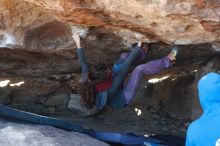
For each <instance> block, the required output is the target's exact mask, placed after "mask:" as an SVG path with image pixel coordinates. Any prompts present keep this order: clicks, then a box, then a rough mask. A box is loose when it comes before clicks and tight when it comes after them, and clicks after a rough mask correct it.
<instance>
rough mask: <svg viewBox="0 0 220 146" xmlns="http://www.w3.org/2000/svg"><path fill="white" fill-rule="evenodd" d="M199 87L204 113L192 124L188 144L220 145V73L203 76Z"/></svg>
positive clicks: (189, 129)
mask: <svg viewBox="0 0 220 146" xmlns="http://www.w3.org/2000/svg"><path fill="white" fill-rule="evenodd" d="M198 89H199V100H200V103H201V106H202V108H203V114H202V115H201V117H200V118H199V119H197V120H196V121H194V122H193V123H191V124H190V126H189V128H188V131H187V138H186V146H220V74H218V73H214V72H212V73H208V74H206V75H205V76H203V77H202V78H201V79H200V80H199V83H198Z"/></svg>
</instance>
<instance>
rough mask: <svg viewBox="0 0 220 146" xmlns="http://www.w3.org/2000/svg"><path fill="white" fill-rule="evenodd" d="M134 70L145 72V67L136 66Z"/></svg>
mask: <svg viewBox="0 0 220 146" xmlns="http://www.w3.org/2000/svg"><path fill="white" fill-rule="evenodd" d="M134 70H136V71H142V70H143V65H138V66H136V67H135V69H134Z"/></svg>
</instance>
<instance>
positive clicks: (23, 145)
mask: <svg viewBox="0 0 220 146" xmlns="http://www.w3.org/2000/svg"><path fill="white" fill-rule="evenodd" d="M0 142H1V145H2V146H12V145H17V146H30V145H32V146H67V145H68V146H79V145H83V146H91V145H95V146H108V144H106V143H104V142H101V141H98V140H96V139H93V138H91V137H89V136H87V135H84V134H80V133H75V132H69V131H64V130H60V129H56V128H53V127H49V126H37V125H27V124H18V123H15V122H9V121H6V120H3V119H1V120H0Z"/></svg>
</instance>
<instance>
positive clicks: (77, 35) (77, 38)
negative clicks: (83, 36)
mask: <svg viewBox="0 0 220 146" xmlns="http://www.w3.org/2000/svg"><path fill="white" fill-rule="evenodd" d="M72 38H73V40H74V41H75V43H76V47H77V48H78V49H79V48H81V44H80V37H79V34H78V33H77V32H75V31H74V30H72Z"/></svg>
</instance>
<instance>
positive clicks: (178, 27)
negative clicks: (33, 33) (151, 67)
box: [26, 0, 220, 44]
mask: <svg viewBox="0 0 220 146" xmlns="http://www.w3.org/2000/svg"><path fill="white" fill-rule="evenodd" d="M26 1H28V2H33V3H35V4H37V5H39V6H42V7H43V8H46V9H47V10H49V11H50V12H51V13H52V14H54V15H55V16H56V17H57V18H58V19H59V20H62V21H65V22H69V23H74V24H82V25H88V26H99V27H105V28H107V29H112V30H114V31H116V32H117V33H122V35H123V30H121V29H130V30H132V31H137V32H140V33H141V34H143V35H144V36H140V37H146V39H148V40H149V41H158V40H160V41H164V42H168V43H176V44H191V43H204V42H212V41H219V40H220V30H219V28H220V24H219V22H220V20H219V19H220V18H219V16H220V3H219V1H218V0H214V1H207V0H181V1H175V0H156V1H151V0H130V1H126V0H118V1H114V0H83V1H80V0H74V1H70V0H56V1H51V0H26ZM124 35H125V34H124Z"/></svg>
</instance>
